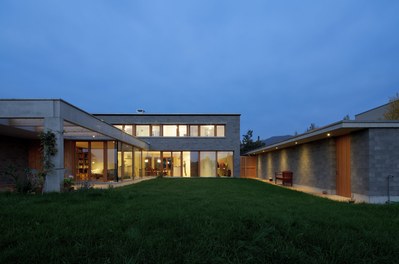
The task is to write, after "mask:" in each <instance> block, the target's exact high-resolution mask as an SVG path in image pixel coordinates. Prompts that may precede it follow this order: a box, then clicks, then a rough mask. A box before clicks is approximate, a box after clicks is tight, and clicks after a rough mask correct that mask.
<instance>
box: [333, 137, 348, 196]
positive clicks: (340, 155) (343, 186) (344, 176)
mask: <svg viewBox="0 0 399 264" xmlns="http://www.w3.org/2000/svg"><path fill="white" fill-rule="evenodd" d="M350 150H351V148H350V136H343V137H339V138H337V140H336V154H337V157H336V160H337V178H336V185H337V195H341V196H345V197H351V195H352V193H351V167H350V162H351V156H350Z"/></svg>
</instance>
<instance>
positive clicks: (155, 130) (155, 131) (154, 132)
mask: <svg viewBox="0 0 399 264" xmlns="http://www.w3.org/2000/svg"><path fill="white" fill-rule="evenodd" d="M151 136H152V137H159V136H161V126H159V125H152V128H151Z"/></svg>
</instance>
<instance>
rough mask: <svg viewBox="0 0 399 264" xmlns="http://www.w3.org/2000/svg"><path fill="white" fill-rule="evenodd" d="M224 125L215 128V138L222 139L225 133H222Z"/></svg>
mask: <svg viewBox="0 0 399 264" xmlns="http://www.w3.org/2000/svg"><path fill="white" fill-rule="evenodd" d="M224 129H225V127H224V125H217V126H216V136H217V137H224V136H225V133H224Z"/></svg>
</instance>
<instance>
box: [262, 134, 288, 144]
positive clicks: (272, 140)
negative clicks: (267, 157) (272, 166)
mask: <svg viewBox="0 0 399 264" xmlns="http://www.w3.org/2000/svg"><path fill="white" fill-rule="evenodd" d="M292 137H293V136H292V135H285V136H274V137H269V138H267V139H263V140H261V141H262V142H263V143H265V145H266V146H270V145H274V144H276V143H278V142H281V141H284V140H287V139H290V138H292Z"/></svg>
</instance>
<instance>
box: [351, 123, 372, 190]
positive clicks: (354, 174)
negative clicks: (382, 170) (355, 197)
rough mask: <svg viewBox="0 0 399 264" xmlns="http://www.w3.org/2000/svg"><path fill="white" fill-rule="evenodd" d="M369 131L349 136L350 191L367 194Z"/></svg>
mask: <svg viewBox="0 0 399 264" xmlns="http://www.w3.org/2000/svg"><path fill="white" fill-rule="evenodd" d="M369 157H370V148H369V130H361V131H358V132H354V133H352V134H351V191H352V193H357V194H362V195H368V194H369Z"/></svg>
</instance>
